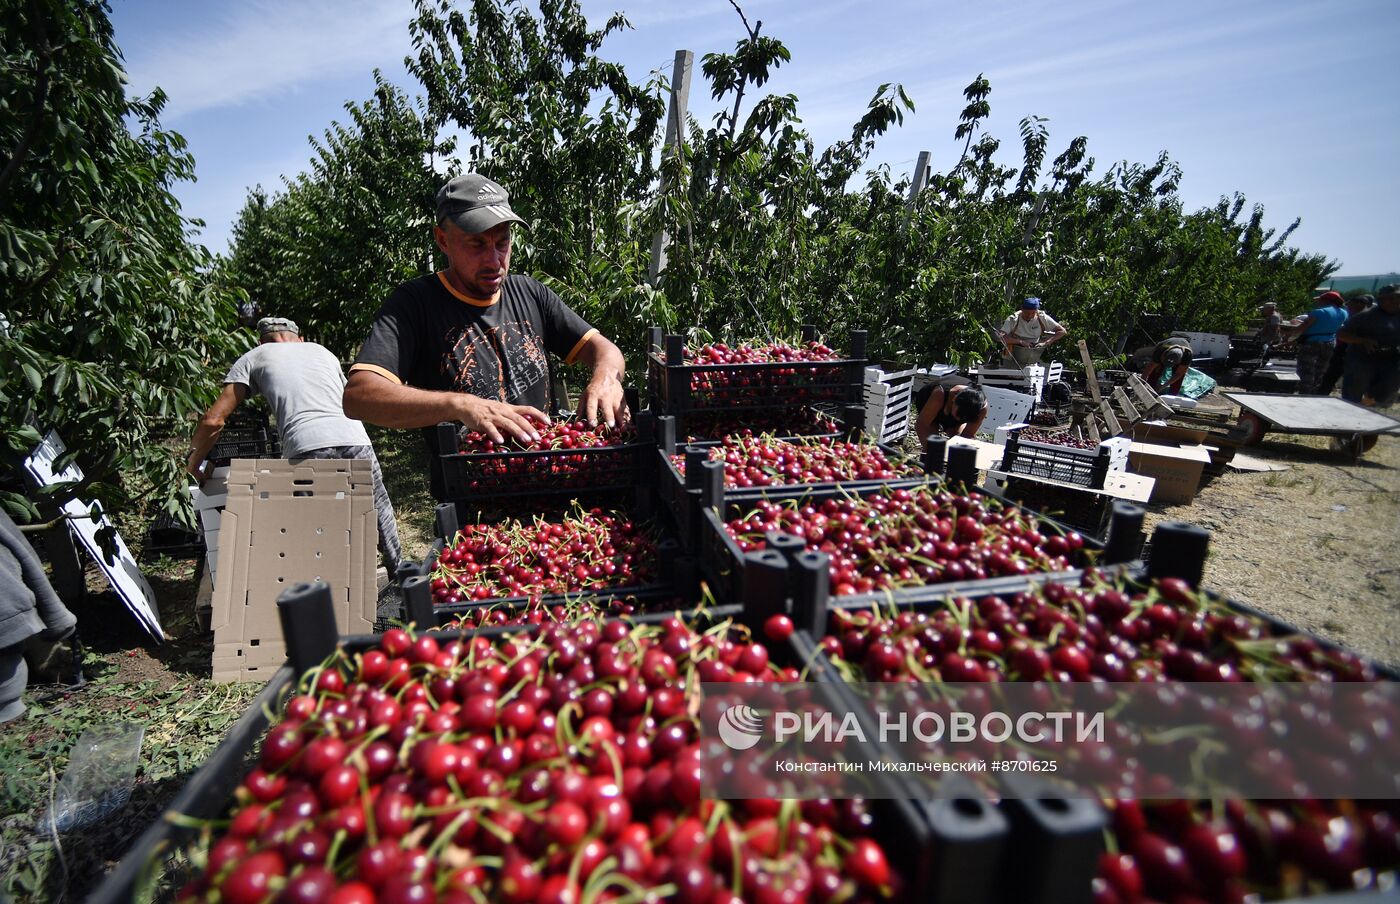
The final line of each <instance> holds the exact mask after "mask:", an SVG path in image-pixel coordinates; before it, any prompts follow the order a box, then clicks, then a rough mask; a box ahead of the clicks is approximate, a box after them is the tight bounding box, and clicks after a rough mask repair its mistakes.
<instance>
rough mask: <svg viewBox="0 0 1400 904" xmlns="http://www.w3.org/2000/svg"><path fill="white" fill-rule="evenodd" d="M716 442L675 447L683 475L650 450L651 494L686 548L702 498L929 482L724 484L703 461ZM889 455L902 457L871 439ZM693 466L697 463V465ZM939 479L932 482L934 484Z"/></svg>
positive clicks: (739, 501) (741, 499)
mask: <svg viewBox="0 0 1400 904" xmlns="http://www.w3.org/2000/svg"><path fill="white" fill-rule="evenodd" d="M716 445H718V444H717V443H710V444H706V445H703V446H701V445H692V446H689V447H687V448H686V449H684V450H683V451H681V450H679V449H678V453H677V454H682V455H685V456H686V457H687V459H689V460H690V461H689V463H688V464H687V467H686V473H685V474H682V473H681V472H680V469H679V468H677V467H676V465H675V463H674V462H673V461H672V460H671V456H670V455H668V454H667V452H666V449H665V447H664V446H663V447H662V448H661V449H659V450H657V452H656V454H655V467H656V472H657V475H658V476H657V478H656V495H657V498H658V499H659V500H660V503H661V507H662V508H663V509H665V510H666V511H667V512H668V513H669V514H670V516H671V519H672V521H673V522H674V524H675V525H676V529H677V531H678V532H679V536H680V540H681V545H682V547H684V548H685V549H687V550H694V549H697V548H698V547H699V542H700V507H701V506H702V505H704V504H705V503H706V500H707V499H711V500H714V499H722V500H723V502H724V503H725V504H730V503H732V504H734V505H737V506H745V505H747V506H750V507H751V506H752V505H753V503H756V502H758V501H759V500H762V499H767V500H782V499H798V498H801V497H803V496H807V495H809V494H812V493H823V494H840V493H854V494H859V493H865V492H874V491H876V490H878V489H880V488H881V487H885V486H888V487H893V488H896V489H898V488H913V487H917V486H922V485H924V484H925V483H929V482H930V478H929V477H928V475H927V474H921V475H919V476H909V477H898V478H892V479H889V480H842V481H833V482H828V483H788V484H772V485H769V486H763V487H726V486H724V468H723V466H720V467H716V468H711V467H707V466H706V461H707V459H708V455H709V450H710V449H711V448H713V447H714V446H716ZM875 445H876V446H877V447H878V448H879V449H880V450H881V451H882V452H884V453H885V455H886V456H887V457H888V458H890V459H898V460H904V459H906V458H907V456H905V454H904V453H903V452H901V451H900V450H898V449H895V448H893V447H891V446H887V445H884V444H883V443H877V444H875ZM696 465H699V466H698V467H696ZM937 481H938V478H936V477H935V478H934V479H933V480H932V482H934V483H936V482H937Z"/></svg>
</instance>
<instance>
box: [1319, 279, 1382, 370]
mask: <svg viewBox="0 0 1400 904" xmlns="http://www.w3.org/2000/svg"><path fill="white" fill-rule="evenodd" d="M1375 303H1376V296H1374V295H1358V296H1356V297H1355V298H1349V299H1347V319H1346V323H1350V322H1351V318H1353V317H1355V316H1356V315H1357V314H1360V313H1362V312H1363V311H1368V310H1370V308H1371V305H1373V304H1375ZM1345 326H1346V324H1345V323H1344V324H1343V327H1345ZM1346 344H1347V340H1345V339H1343V338H1342V333H1341V331H1340V330H1338V331H1337V347H1336V348H1334V349H1333V350H1332V357H1331V358H1328V359H1327V370H1326V371H1325V372H1324V373H1323V374H1322V382H1321V383H1319V384H1318V389H1317V394H1318V395H1331V394H1332V390H1334V389H1336V388H1337V381H1338V380H1340V379H1341V378H1342V373H1343V372H1344V371H1345V370H1346V361H1347V348H1346Z"/></svg>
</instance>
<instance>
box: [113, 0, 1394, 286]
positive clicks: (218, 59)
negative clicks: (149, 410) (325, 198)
mask: <svg viewBox="0 0 1400 904" xmlns="http://www.w3.org/2000/svg"><path fill="white" fill-rule="evenodd" d="M741 5H742V6H743V8H744V10H745V12H746V14H747V15H748V17H749V19H750V21H751V22H752V21H754V20H756V19H757V20H762V22H763V32H764V33H765V34H768V35H771V36H774V37H777V38H779V39H780V40H782V41H783V43H784V44H786V45H787V47H788V49H789V50H791V51H792V57H793V59H792V62H791V63H789V64H787V65H785V66H783V67H782V68H781V69H780V70H779V71H778V73H777V75H776V77H775V78H774V79H773V80H772V81H771V82H769V84H768V85H767V86H765V90H766V91H771V92H775V93H789V92H790V93H793V94H796V95H797V97H798V99H799V103H800V105H799V110H798V112H799V115H800V116H801V117H802V119H803V120H804V122H805V124H806V127H807V129H808V131H809V132H810V133H811V134H812V136H813V138H814V139H815V140H816V143H817V146H818V148H819V149H820V148H823V147H825V146H826V145H828V144H830V143H831V142H833V141H835V140H839V139H840V138H842V137H845V136H846V135H847V134H849V129H850V127H851V125H852V123H854V122H855V121H856V119H858V118H859V117H860V115H861V113H862V112H863V111H864V109H865V106H866V104H867V103H868V102H869V100H870V98H871V96H872V95H873V94H874V92H875V89H876V88H877V87H878V86H879V85H880V84H881V83H884V82H899V83H902V84H903V85H904V86H905V89H906V90H907V91H908V93H909V94H910V95H911V97H912V98H913V100H914V102H915V104H916V106H917V111H916V113H915V114H914V115H913V116H911V117H908V118H906V120H905V124H904V126H903V128H901V129H899V130H897V131H895V132H893V133H891V134H889V135H887V136H886V137H885V138H884V139H883V140H882V141H881V142H880V144H879V145H878V146H877V148H876V152H875V156H874V160H873V162H883V163H888V164H889V165H890V166H891V168H892V169H893V170H894V171H895V172H897V173H898V172H907V171H909V170H912V169H913V166H914V160H915V158H916V156H917V155H918V153H919V151H921V150H928V151H931V152H932V154H933V165H934V167H935V168H936V169H943V168H946V166H947V165H948V164H949V162H950V161H951V160H953V159H955V158H956V156H957V153H958V149H959V145H958V144H957V143H955V142H954V140H953V129H954V127H955V126H956V124H957V115H958V112H959V111H960V110H961V108H962V105H963V98H962V94H961V92H962V88H963V87H964V86H965V85H966V84H967V83H968V82H970V81H971V80H972V79H973V78H974V77H976V76H977V74H978V73H984V74H985V75H986V77H987V78H988V79H989V80H990V82H991V85H992V94H991V98H990V100H991V105H992V116H991V119H990V120H989V122H988V126H989V128H990V130H991V131H992V133H993V134H994V135H996V136H997V137H999V138H1001V139H1002V142H1003V146H1004V147H1007V148H1008V149H1009V150H1010V151H1011V153H1012V154H1014V153H1015V152H1016V149H1018V148H1019V140H1018V134H1017V125H1018V123H1019V122H1020V120H1021V119H1022V117H1024V116H1027V115H1031V114H1034V115H1039V116H1046V117H1049V123H1048V126H1049V129H1050V154H1051V155H1052V156H1053V155H1054V154H1056V153H1058V152H1059V151H1060V150H1062V149H1063V148H1064V146H1065V145H1066V144H1068V142H1069V141H1070V140H1071V139H1072V138H1073V137H1075V136H1076V135H1086V136H1088V139H1089V153H1090V154H1091V155H1092V156H1093V157H1094V158H1095V159H1096V160H1097V166H1096V172H1102V171H1103V169H1105V168H1106V167H1107V166H1108V165H1109V164H1110V163H1112V162H1113V161H1117V160H1124V159H1127V160H1132V161H1138V162H1150V161H1152V160H1154V159H1155V158H1156V156H1157V154H1158V152H1159V151H1162V150H1166V151H1168V152H1169V153H1170V154H1171V155H1172V157H1173V158H1174V159H1175V160H1176V161H1177V162H1178V163H1179V164H1180V165H1181V167H1182V169H1183V171H1184V173H1185V177H1184V179H1183V181H1182V185H1181V194H1182V197H1183V200H1184V202H1185V203H1186V205H1187V207H1188V209H1194V208H1197V207H1201V206H1204V205H1206V204H1211V203H1214V201H1215V200H1217V199H1218V198H1219V197H1220V196H1221V195H1223V194H1228V193H1231V192H1234V191H1239V192H1243V193H1244V194H1245V196H1246V197H1247V198H1248V199H1249V200H1250V201H1251V202H1254V203H1261V204H1263V205H1264V206H1265V208H1266V223H1267V224H1268V225H1270V226H1275V227H1278V228H1283V227H1285V226H1287V225H1288V223H1289V222H1291V221H1292V219H1293V218H1294V217H1295V216H1301V217H1302V218H1303V224H1302V226H1301V227H1300V228H1299V229H1298V231H1297V232H1295V233H1294V235H1293V238H1292V243H1293V244H1296V245H1298V246H1299V247H1302V248H1303V249H1305V250H1307V251H1316V252H1322V253H1326V254H1328V255H1329V256H1332V257H1335V258H1337V259H1339V260H1340V261H1341V263H1342V267H1341V270H1340V273H1342V274H1362V273H1366V274H1369V273H1382V272H1389V271H1393V270H1398V269H1400V178H1397V172H1396V170H1397V164H1400V69H1397V68H1396V64H1395V62H1394V54H1395V48H1396V47H1397V46H1400V3H1397V2H1396V0H1335V2H1330V3H1320V2H1315V0H1267V2H1264V0H1231V2H1221V0H1178V2H1176V3H1174V4H1157V3H1144V2H1140V0H1137V2H1133V0H1113V2H1108V0H1101V2H1093V0H1085V2H1075V3H1064V2H1061V3H1038V2H1037V3H1030V2H1020V3H1014V2H1003V0H978V2H971V3H970V2H958V3H949V2H913V0H886V2H883V3H880V4H872V3H870V2H868V0H804V2H800V3H798V2H792V0H749V2H745V3H742V4H741ZM112 7H113V9H112V19H113V22H114V23H115V26H116V35H117V42H118V44H119V45H120V46H121V47H122V50H123V52H124V55H125V57H126V64H127V69H128V72H129V75H130V80H131V88H132V90H134V91H137V92H145V91H149V90H150V89H151V88H153V87H155V86H157V85H159V86H160V87H162V88H163V89H164V90H165V91H166V93H167V94H168V95H169V96H170V100H169V104H168V106H167V108H166V112H165V115H164V117H163V120H162V121H163V123H164V124H165V125H166V126H167V127H169V128H172V129H175V130H176V131H179V132H181V133H183V134H184V135H185V137H186V138H187V139H188V140H189V143H190V149H191V151H192V152H193V153H194V155H195V159H196V162H197V173H198V176H199V181H198V182H197V183H195V184H190V185H185V186H182V187H181V188H180V189H179V190H178V192H177V193H178V195H179V197H180V199H181V201H182V203H183V204H184V206H185V211H186V213H187V214H188V215H190V216H194V217H199V218H201V219H203V220H204V221H205V222H206V223H207V227H206V229H205V231H204V234H203V241H204V242H205V243H206V244H207V245H208V246H209V247H210V248H211V249H212V250H215V251H221V250H224V249H225V247H226V245H227V241H228V235H229V228H230V226H231V224H232V220H233V218H234V217H235V216H236V215H237V212H238V209H239V208H240V207H241V206H242V203H243V199H244V197H245V196H246V193H247V190H248V188H249V187H251V186H253V185H255V184H258V183H261V184H263V185H264V186H265V187H267V188H269V189H273V188H276V187H277V186H279V185H280V178H281V177H282V176H283V175H287V176H291V175H294V174H296V173H297V172H299V171H301V170H302V169H304V168H305V166H306V164H307V160H308V159H309V156H310V147H309V145H308V143H307V136H308V135H313V134H314V135H318V136H319V135H320V134H321V132H322V131H323V130H324V129H325V128H326V127H327V126H328V125H329V124H330V122H331V121H332V120H334V119H344V118H345V117H344V111H343V109H342V105H343V104H344V103H345V102H346V101H360V100H364V99H366V98H367V97H369V94H370V91H371V88H372V77H371V71H372V70H373V69H375V68H379V69H381V70H382V71H383V72H384V74H385V75H386V77H388V78H389V80H390V81H393V82H395V83H397V84H399V85H401V86H403V87H405V88H406V89H408V90H409V92H410V93H416V84H415V83H414V82H413V81H412V79H411V77H410V76H409V75H408V74H407V72H406V71H405V70H404V68H403V57H404V56H405V54H406V53H407V52H408V51H409V49H410V48H409V40H408V30H407V21H408V18H409V16H410V14H411V13H412V9H413V5H412V2H411V0H335V2H331V0H283V2H271V0H240V2H229V0H184V2H181V3H178V4H176V3H170V2H168V0H166V2H160V0H113V3H112ZM584 10H585V12H586V13H587V14H588V16H589V19H590V21H595V22H599V23H601V22H602V21H603V18H604V17H605V16H607V15H608V14H609V13H611V12H613V11H615V10H620V11H622V12H624V13H626V14H627V16H628V18H629V19H630V20H631V22H632V23H633V25H634V26H635V28H634V30H632V31H629V32H624V33H622V34H619V35H614V36H613V37H612V38H611V39H610V40H609V42H608V43H607V44H605V45H604V48H603V55H604V56H605V57H607V58H609V59H613V60H616V61H619V62H621V63H623V64H624V65H625V66H626V67H627V70H628V72H629V74H630V75H631V77H632V79H633V80H634V81H640V80H642V79H644V78H645V77H646V75H647V74H648V73H649V72H650V71H652V70H658V69H660V70H664V71H665V72H666V73H667V74H668V76H669V73H670V66H671V60H672V58H673V56H674V54H675V51H676V50H678V49H681V48H684V49H688V50H693V51H695V53H696V66H697V71H696V80H695V82H694V84H693V86H692V91H691V114H692V116H695V117H698V118H700V119H701V120H702V121H708V119H709V117H710V116H712V115H713V113H714V105H713V104H712V103H711V102H710V100H709V94H708V89H707V86H706V85H704V83H703V81H702V79H701V77H700V74H699V71H698V69H699V58H700V57H701V56H703V55H704V54H705V53H709V52H714V51H730V50H732V49H733V46H734V43H735V42H736V41H737V40H738V39H739V37H740V36H741V35H742V26H741V24H740V22H739V18H738V16H737V14H736V13H735V12H734V10H733V8H732V7H731V6H730V5H729V3H728V2H727V0H686V2H683V3H682V2H676V0H602V2H599V0H584ZM749 108H750V106H749V105H748V104H746V105H745V109H746V110H747V109H749ZM1015 159H1019V158H1015ZM1004 162H1008V163H1014V162H1015V160H1014V159H1012V158H1010V157H1008V159H1007V160H1006V161H1004Z"/></svg>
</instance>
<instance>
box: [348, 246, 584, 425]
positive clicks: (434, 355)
mask: <svg viewBox="0 0 1400 904" xmlns="http://www.w3.org/2000/svg"><path fill="white" fill-rule="evenodd" d="M595 332H597V331H596V330H594V329H593V328H592V327H590V326H589V325H588V323H587V321H585V320H584V319H583V318H582V317H580V316H579V315H578V314H576V313H574V311H573V310H572V309H570V308H569V306H568V305H566V304H565V303H564V302H563V300H562V299H561V298H560V297H559V296H558V295H556V294H554V292H552V291H550V290H549V289H548V288H546V287H545V286H543V285H541V284H540V283H539V282H538V281H537V280H535V279H532V278H530V277H528V276H519V275H515V274H511V275H509V276H507V277H506V279H505V282H504V284H503V285H502V286H501V291H500V294H499V295H498V296H497V299H496V301H495V302H483V301H479V300H477V299H473V298H468V297H466V296H464V295H461V294H459V293H458V292H456V291H454V290H453V289H451V288H450V287H449V286H448V284H447V281H446V275H445V274H443V273H435V274H433V275H431V276H423V277H419V278H418V279H414V280H411V281H409V282H406V283H404V284H403V285H401V286H399V287H398V288H397V289H395V290H394V292H393V294H391V295H390V296H389V300H388V301H386V302H385V303H384V306H383V307H382V308H380V309H379V313H378V314H376V315H375V318H374V325H373V326H372V327H371V328H370V334H369V338H368V339H366V340H365V344H364V346H363V347H362V348H361V349H360V354H359V356H358V357H357V358H356V359H355V363H354V365H353V366H352V367H351V368H350V370H351V371H352V372H353V371H356V370H370V371H373V372H375V373H379V374H381V375H383V376H385V377H388V378H389V379H391V380H395V381H396V382H400V383H406V384H408V385H409V386H414V387H417V388H419V389H429V390H439V391H457V392H468V393H471V394H472V395H475V396H479V397H480V398H483V399H491V400H493V401H499V402H508V403H510V404H512V405H533V406H534V407H536V408H538V409H540V410H541V411H544V410H546V408H547V406H548V404H549V363H548V360H547V359H546V357H545V352H546V351H548V352H552V353H554V354H555V355H558V356H559V357H560V358H562V359H563V360H564V362H565V363H566V364H572V363H573V360H574V357H575V356H577V355H578V352H579V350H580V349H582V348H583V346H584V345H585V343H586V340H588V339H589V338H591V336H592V335H593V333H595Z"/></svg>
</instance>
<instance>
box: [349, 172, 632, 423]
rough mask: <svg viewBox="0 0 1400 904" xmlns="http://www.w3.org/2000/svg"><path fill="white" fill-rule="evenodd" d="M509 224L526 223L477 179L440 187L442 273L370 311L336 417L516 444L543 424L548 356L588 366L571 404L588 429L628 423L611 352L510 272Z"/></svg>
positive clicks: (619, 367) (545, 294)
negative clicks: (442, 429) (441, 427)
mask: <svg viewBox="0 0 1400 904" xmlns="http://www.w3.org/2000/svg"><path fill="white" fill-rule="evenodd" d="M517 223H518V224H520V225H521V226H525V227H526V228H528V225H529V224H527V223H526V222H525V221H524V220H523V219H521V218H520V217H519V216H517V215H516V213H515V211H513V210H511V207H510V198H509V196H508V195H507V193H506V190H505V189H504V188H502V187H501V186H500V185H498V184H496V183H495V182H492V181H491V180H490V179H487V178H486V177H485V176H482V175H480V174H477V173H468V174H466V175H464V176H458V177H456V178H455V179H452V180H451V181H450V182H448V183H447V184H446V185H444V186H443V187H442V190H441V191H439V192H438V196H437V225H436V227H435V228H434V230H433V237H434V239H435V240H436V242H437V246H438V248H439V249H440V250H441V251H442V253H443V255H444V256H445V257H446V258H447V269H445V270H441V271H439V272H437V273H434V274H432V275H430V276H421V277H419V278H417V279H414V280H410V281H409V282H406V283H404V284H402V285H400V286H399V287H398V288H396V289H395V290H394V291H393V293H392V294H391V295H390V296H389V299H388V301H386V302H385V303H384V306H383V307H382V308H380V309H379V313H378V314H376V315H375V319H374V325H373V326H372V327H371V329H370V334H369V338H368V339H366V340H365V343H364V345H363V346H362V347H361V349H360V354H359V357H357V358H356V359H355V363H354V365H352V366H351V368H350V380H349V383H348V384H347V385H346V389H345V413H346V414H347V415H349V416H350V417H354V418H360V419H362V420H366V421H369V422H370V423H373V424H379V425H381V426H385V427H430V426H432V425H434V424H438V423H441V422H443V421H454V422H460V423H462V424H465V425H466V426H467V427H468V428H469V429H472V430H479V431H481V432H482V433H484V434H486V436H488V437H489V438H491V439H493V440H496V441H497V442H501V441H503V439H504V438H505V437H506V436H511V437H514V438H516V439H518V440H521V441H522V442H526V441H529V440H531V439H533V438H536V437H537V436H538V430H539V426H540V425H542V424H545V423H547V422H548V420H549V418H548V416H547V415H546V414H545V410H546V409H548V407H549V402H550V397H549V396H550V379H549V359H548V355H549V354H551V353H552V354H554V355H555V356H557V357H558V358H560V359H562V360H563V362H564V363H565V364H574V363H579V364H583V365H585V366H587V367H588V368H590V370H591V377H590V379H589V382H588V385H587V386H586V387H585V388H584V390H583V393H582V395H581V396H580V398H579V405H578V411H579V414H580V415H581V416H583V417H585V418H586V419H587V420H588V422H589V423H590V424H597V423H599V422H603V423H607V424H609V425H614V424H618V423H621V422H624V421H625V420H626V419H627V418H628V417H629V414H628V411H627V407H626V404H625V403H624V402H623V398H622V377H623V370H624V367H625V364H624V361H623V358H622V353H621V352H620V351H618V349H617V346H616V345H613V343H612V342H610V341H608V339H607V338H605V337H604V336H603V335H602V334H601V333H599V332H598V330H596V329H594V328H593V327H592V326H590V325H589V324H588V323H587V322H586V321H585V320H584V319H583V318H582V317H580V316H579V315H578V314H576V313H574V311H573V310H571V309H570V308H569V306H568V305H566V304H565V303H564V302H563V300H561V299H560V298H559V296H558V295H556V294H555V293H554V292H552V291H551V290H550V289H548V288H546V287H545V286H544V285H542V284H541V283H540V282H538V281H537V280H535V279H532V278H531V277H529V276H524V275H521V274H517V273H511V272H510V255H511V228H512V226H513V225H514V224H517Z"/></svg>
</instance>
